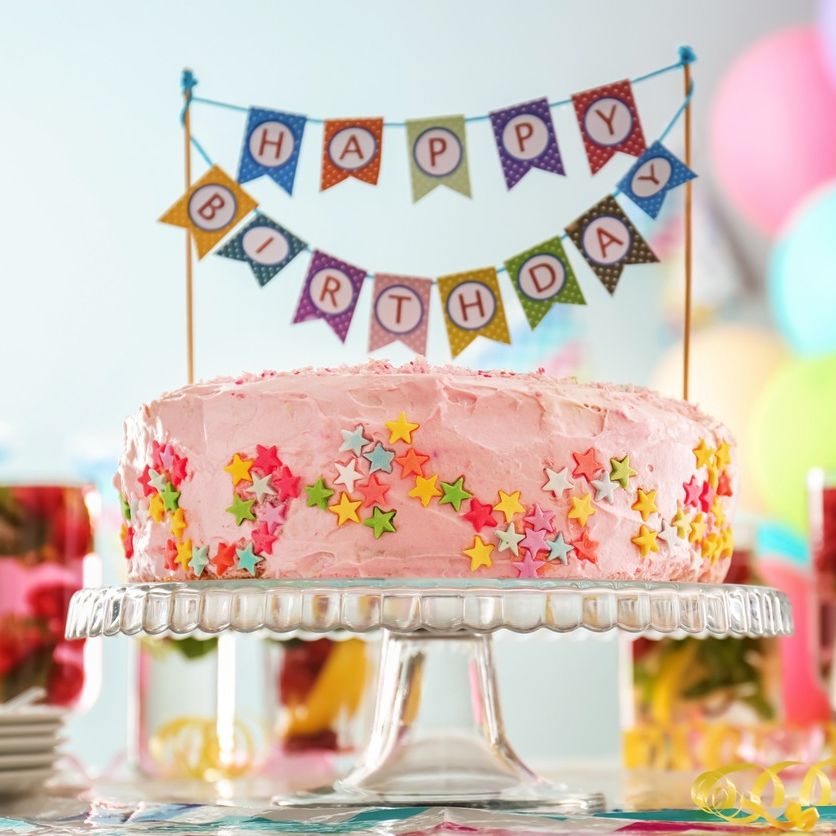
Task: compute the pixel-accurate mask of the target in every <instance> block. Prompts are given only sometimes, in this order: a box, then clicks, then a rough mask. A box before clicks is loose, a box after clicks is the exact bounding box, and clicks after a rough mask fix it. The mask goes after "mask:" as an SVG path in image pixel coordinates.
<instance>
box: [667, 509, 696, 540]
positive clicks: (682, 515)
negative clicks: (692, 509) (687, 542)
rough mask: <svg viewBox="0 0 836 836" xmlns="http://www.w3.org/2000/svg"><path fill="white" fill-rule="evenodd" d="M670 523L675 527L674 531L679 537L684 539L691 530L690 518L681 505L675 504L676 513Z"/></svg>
mask: <svg viewBox="0 0 836 836" xmlns="http://www.w3.org/2000/svg"><path fill="white" fill-rule="evenodd" d="M671 525H672V526H673V527H674V528H675V529H676V533H677V535H678V536H679V537H680V538H682V539H684V538H685V537H687V536H688V532H689V531H690V530H691V518H690V516H689V515H688V512H687V511H686V510H685V509H684V508H683V507H682V506H681V505H677V508H676V513H675V514H674V515H673V519H672V520H671Z"/></svg>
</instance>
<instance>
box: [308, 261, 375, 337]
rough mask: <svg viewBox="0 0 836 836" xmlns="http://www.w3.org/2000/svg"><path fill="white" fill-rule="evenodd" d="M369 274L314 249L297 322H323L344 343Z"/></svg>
mask: <svg viewBox="0 0 836 836" xmlns="http://www.w3.org/2000/svg"><path fill="white" fill-rule="evenodd" d="M365 278H366V271H365V270H361V269H360V268H359V267H352V266H351V265H350V264H346V263H345V262H344V261H340V260H339V259H338V258H334V257H333V256H330V255H327V254H326V253H323V252H320V251H319V250H315V251H314V254H313V258H312V259H311V263H310V266H309V267H308V273H307V275H306V276H305V285H304V287H303V288H302V295H301V296H300V297H299V304H298V305H297V306H296V313H295V314H294V316H293V321H294V322H307V321H308V320H309V319H324V320H325V321H326V322H327V323H328V324H329V325H330V326H331V328H332V329H333V331H334V333H335V334H336V335H337V336H338V337H339V338H340V339H341V340H342V341H343V342H345V338H346V335H347V334H348V328H349V326H350V325H351V319H352V317H353V316H354V309H355V308H356V307H357V299H358V298H359V296H360V290H361V288H362V287H363V279H365Z"/></svg>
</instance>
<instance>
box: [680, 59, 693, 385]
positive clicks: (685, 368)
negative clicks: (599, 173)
mask: <svg viewBox="0 0 836 836" xmlns="http://www.w3.org/2000/svg"><path fill="white" fill-rule="evenodd" d="M682 69H683V71H684V75H685V96H686V99H687V97H688V94H689V93H690V91H691V64H690V62H688V61H686V62H685V63H684V64H683V66H682ZM684 124H685V165H687V166H688V168H691V102H690V100H687V102H686V104H685V120H684ZM692 198H693V182H692V181H691V180H689V181H688V182H687V183H686V184H685V329H684V334H683V350H682V397H683V399H684V400H686V401H687V400H688V394H689V392H688V389H689V376H690V361H691V273H692V261H693V253H692V237H691V231H692V230H691V221H692V211H691V210H692Z"/></svg>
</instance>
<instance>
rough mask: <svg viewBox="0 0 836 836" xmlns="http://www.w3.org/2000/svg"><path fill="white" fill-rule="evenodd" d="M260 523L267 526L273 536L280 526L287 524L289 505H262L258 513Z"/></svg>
mask: <svg viewBox="0 0 836 836" xmlns="http://www.w3.org/2000/svg"><path fill="white" fill-rule="evenodd" d="M256 516H257V517H258V521H259V522H261V523H264V524H265V525H266V526H267V530H268V531H269V532H270V534H272V533H273V532H274V531H275V530H276V529H277V528H278V527H279V526H280V525H284V523H285V522H287V505H286V504H285V503H282V504H280V505H269V504H267V505H262V506H261V507H260V508H259V509H258V511H257V512H256Z"/></svg>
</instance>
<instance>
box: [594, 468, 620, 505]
mask: <svg viewBox="0 0 836 836" xmlns="http://www.w3.org/2000/svg"><path fill="white" fill-rule="evenodd" d="M589 484H590V485H592V487H593V488H595V501H596V502H601V501H603V500H606V501H607V502H609V503H610V505H612V504H613V502H614V501H615V499H614V497H613V493H612V492H613V490H614V489H615V484H616V483H615V482H613V481H612V480H611V479H610V474H609V473H605V474H604V475H603V476H602V477H601V478H600V479H593V480H592V481H591V482H590V483H589Z"/></svg>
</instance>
